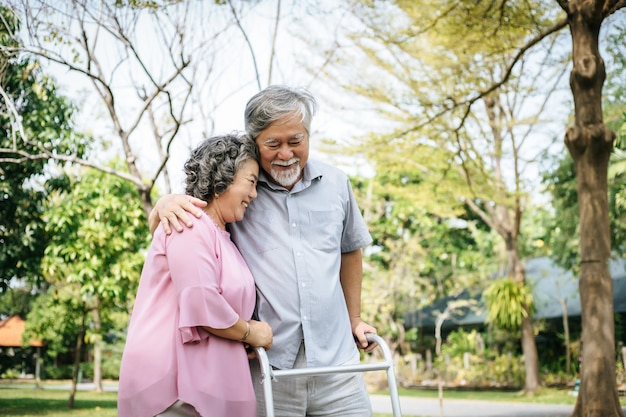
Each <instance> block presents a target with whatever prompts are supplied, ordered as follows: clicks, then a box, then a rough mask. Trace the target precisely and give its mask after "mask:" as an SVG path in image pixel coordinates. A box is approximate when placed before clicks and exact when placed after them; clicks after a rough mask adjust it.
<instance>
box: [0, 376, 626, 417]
mask: <svg viewBox="0 0 626 417" xmlns="http://www.w3.org/2000/svg"><path fill="white" fill-rule="evenodd" d="M60 384H65V385H67V384H69V382H67V381H45V382H44V383H42V387H43V389H35V388H34V384H33V383H32V382H31V383H14V382H11V383H9V382H7V381H2V380H0V416H2V417H11V416H24V417H31V416H46V417H79V416H85V417H87V416H88V417H117V393H116V392H111V391H106V392H103V393H96V392H90V391H78V392H77V393H76V397H75V408H74V409H71V410H70V409H68V408H67V404H68V399H69V389H64V388H58V387H57V388H54V385H60ZM104 385H105V387H106V385H107V384H106V382H105V384H104ZM376 394H380V395H389V393H388V392H387V391H380V392H376ZM399 394H400V396H406V397H419V398H437V397H438V392H437V390H415V389H404V388H400V389H399ZM443 398H444V400H445V399H466V400H483V401H508V402H522V403H536V404H567V405H573V404H575V403H576V397H573V396H571V395H568V390H559V389H553V388H543V389H541V390H540V391H539V392H537V393H536V394H535V395H532V396H525V395H521V394H520V393H519V392H510V391H509V392H502V391H465V390H462V391H452V390H445V389H444V392H443ZM620 402H621V404H622V406H626V398H625V397H621V398H620ZM374 417H390V415H389V414H375V416H374ZM405 417H409V416H405Z"/></svg>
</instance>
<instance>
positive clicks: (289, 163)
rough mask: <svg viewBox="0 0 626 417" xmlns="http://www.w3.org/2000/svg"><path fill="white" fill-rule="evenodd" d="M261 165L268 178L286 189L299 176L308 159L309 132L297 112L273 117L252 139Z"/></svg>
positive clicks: (289, 188) (294, 182)
mask: <svg viewBox="0 0 626 417" xmlns="http://www.w3.org/2000/svg"><path fill="white" fill-rule="evenodd" d="M256 143H257V145H258V146H259V152H260V153H261V168H263V170H264V171H265V172H267V174H268V175H269V176H270V178H271V180H272V181H273V182H274V183H276V184H279V185H282V186H283V187H285V188H286V189H288V190H291V189H292V188H293V186H294V185H295V184H296V182H298V181H299V180H300V178H302V169H303V168H304V164H306V161H307V159H309V134H308V133H307V131H306V129H305V128H304V125H303V124H302V122H301V117H300V115H294V114H289V115H287V116H285V117H283V118H281V119H278V120H276V121H275V122H274V123H272V124H271V125H269V126H268V127H267V128H266V129H265V130H263V131H261V133H259V135H258V136H257V138H256Z"/></svg>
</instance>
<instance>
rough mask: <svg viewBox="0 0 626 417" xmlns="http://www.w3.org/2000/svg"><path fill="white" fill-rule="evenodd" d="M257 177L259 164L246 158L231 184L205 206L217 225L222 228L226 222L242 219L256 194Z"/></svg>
mask: <svg viewBox="0 0 626 417" xmlns="http://www.w3.org/2000/svg"><path fill="white" fill-rule="evenodd" d="M258 179H259V164H258V163H257V162H256V161H255V160H253V159H248V160H246V161H245V162H244V163H243V164H242V165H241V167H240V168H239V170H238V171H237V174H236V175H235V179H234V180H233V182H232V184H230V185H229V186H228V188H227V189H226V191H224V192H223V193H222V194H220V195H219V197H217V198H215V199H213V201H211V204H210V206H209V207H207V208H208V209H209V210H208V211H207V212H208V213H209V215H210V216H211V217H212V218H213V220H215V221H216V223H217V224H218V225H219V226H221V227H222V228H224V227H225V225H226V223H232V222H236V221H239V220H241V219H243V216H244V214H245V213H246V208H247V207H248V206H249V205H250V203H251V202H252V200H254V199H255V198H256V196H257V193H256V185H257V181H258Z"/></svg>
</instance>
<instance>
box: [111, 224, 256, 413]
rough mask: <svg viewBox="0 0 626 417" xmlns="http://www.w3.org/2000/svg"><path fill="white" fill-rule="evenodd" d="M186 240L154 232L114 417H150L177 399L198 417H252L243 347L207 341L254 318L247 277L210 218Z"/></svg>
mask: <svg viewBox="0 0 626 417" xmlns="http://www.w3.org/2000/svg"><path fill="white" fill-rule="evenodd" d="M194 222H195V224H194V226H193V227H192V228H191V229H189V230H185V232H184V233H177V232H173V233H172V234H171V235H170V236H167V235H166V234H165V233H164V231H163V229H162V227H161V226H159V227H158V228H157V230H156V232H155V233H154V238H153V241H152V245H151V246H150V250H149V252H148V255H147V258H146V262H145V264H144V267H143V272H142V274H141V280H140V282H139V288H138V290H137V297H136V299H135V306H134V308H133V312H132V316H131V319H130V325H129V328H128V336H127V339H126V346H125V348H124V353H123V356H122V365H121V369H120V381H119V391H118V416H120V417H129V416H137V417H139V416H154V415H156V414H159V413H161V412H162V411H164V410H165V409H166V408H168V407H169V406H170V405H172V404H173V403H174V402H175V401H177V400H182V401H184V402H186V403H189V404H191V405H193V406H194V407H195V409H196V410H197V411H198V412H199V413H200V414H201V415H202V416H211V417H217V416H224V417H226V416H239V417H247V416H251V417H252V416H256V401H255V396H254V390H253V388H252V380H251V377H250V369H249V365H248V358H247V355H246V351H245V349H244V346H243V344H242V343H241V342H238V341H233V340H228V339H223V338H220V337H217V336H214V335H211V334H209V333H208V332H206V331H205V330H203V329H201V328H200V326H207V327H212V328H216V329H224V328H228V327H231V326H232V325H234V324H235V323H236V322H237V320H238V318H239V317H240V316H241V318H243V319H244V320H249V319H250V318H251V317H252V312H253V309H254V303H255V289H254V280H253V278H252V274H251V273H250V270H249V269H248V267H247V265H246V263H245V262H244V260H243V258H242V257H241V255H240V253H239V251H238V250H237V248H236V247H235V245H234V244H233V243H232V241H231V240H230V234H229V233H228V232H225V231H223V230H222V229H220V228H219V227H217V226H216V225H215V223H214V222H213V221H212V220H211V219H210V217H209V216H208V215H206V214H205V215H203V216H202V218H200V219H194Z"/></svg>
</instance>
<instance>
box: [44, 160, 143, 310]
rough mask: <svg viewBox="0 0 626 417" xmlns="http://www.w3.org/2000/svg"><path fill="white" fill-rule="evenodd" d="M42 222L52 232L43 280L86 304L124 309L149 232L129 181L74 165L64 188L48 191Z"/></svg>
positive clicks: (132, 289)
mask: <svg viewBox="0 0 626 417" xmlns="http://www.w3.org/2000/svg"><path fill="white" fill-rule="evenodd" d="M118 168H119V167H118ZM46 222H47V226H46V230H47V231H48V233H50V235H51V236H52V238H51V242H50V244H49V246H48V247H47V248H46V257H45V258H44V262H43V269H44V271H45V274H46V279H47V280H48V282H49V283H50V284H51V285H54V286H56V289H57V290H58V291H68V292H69V293H72V294H74V296H78V297H79V299H81V300H82V301H83V302H85V303H86V305H88V306H89V307H90V308H92V307H94V306H98V308H102V309H104V310H105V311H106V309H110V308H113V309H115V308H117V309H120V308H121V309H122V310H126V309H127V307H128V305H129V304H128V303H129V300H132V298H133V295H134V291H135V289H136V286H137V283H138V280H139V275H140V273H141V268H142V266H143V261H144V250H145V249H146V248H147V246H148V242H149V237H150V234H149V231H148V228H147V221H146V218H145V214H144V212H143V209H142V207H141V205H140V203H139V199H138V198H137V191H136V189H135V188H134V187H133V186H132V184H130V183H129V182H127V181H124V180H123V179H121V178H118V177H114V176H111V175H107V174H105V173H103V172H100V171H97V170H84V169H83V170H78V171H76V173H75V174H74V175H73V176H72V177H71V190H70V191H69V192H63V193H55V194H53V196H52V199H51V204H50V207H49V209H48V210H47V211H46ZM96 299H97V300H98V302H97V303H96V304H94V303H92V301H94V302H95V300H96Z"/></svg>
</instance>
